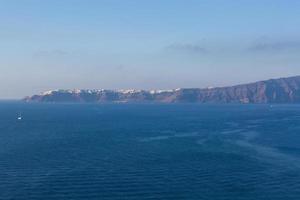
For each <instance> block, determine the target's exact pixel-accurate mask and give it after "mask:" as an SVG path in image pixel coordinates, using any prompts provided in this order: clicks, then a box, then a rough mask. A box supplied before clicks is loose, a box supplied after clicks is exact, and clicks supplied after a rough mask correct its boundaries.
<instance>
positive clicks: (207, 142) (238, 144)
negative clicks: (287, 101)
mask: <svg viewBox="0 0 300 200" xmlns="http://www.w3.org/2000/svg"><path fill="white" fill-rule="evenodd" d="M20 111H21V112H22V114H23V120H21V121H18V120H17V119H16V118H17V115H18V112H20ZM0 199H1V200H6V199H16V200H17V199H24V200H25V199H26V200H34V199H38V200H50V199H64V200H65V199H72V200H77V199H97V200H98V199H101V200H102V199H103V200H105V199H113V200H115V199H138V200H143V199H172V200H173V199H204V200H206V199H210V200H219V199H228V200H233V199H235V200H239V199H243V200H250V199H251V200H259V199H268V200H277V199H278V200H279V199H280V200H283V199H284V200H286V199H289V200H290V199H295V200H296V199H297V200H299V199H300V106H298V105H292V106H287V105H283V106H273V107H270V106H269V105H258V106H254V105H92V104H89V105H84V104H82V105H80V104H73V105H72V104H69V105H63V104H59V105H54V104H23V103H16V102H2V103H0Z"/></svg>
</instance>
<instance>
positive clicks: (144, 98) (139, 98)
mask: <svg viewBox="0 0 300 200" xmlns="http://www.w3.org/2000/svg"><path fill="white" fill-rule="evenodd" d="M24 100H25V101H29V102H31V101H33V102H95V103H96V102H98V103H101V102H103V103H104V102H113V103H117V102H164V103H176V102H182V103H190V102H195V103H300V76H296V77H290V78H280V79H271V80H266V81H259V82H255V83H249V84H243V85H236V86H231V87H218V88H206V89H200V88H195V89H192V88H190V89H175V90H156V91H146V90H53V91H48V92H44V93H42V94H39V95H33V96H31V97H26V98H25V99H24Z"/></svg>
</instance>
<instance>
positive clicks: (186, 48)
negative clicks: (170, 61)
mask: <svg viewBox="0 0 300 200" xmlns="http://www.w3.org/2000/svg"><path fill="white" fill-rule="evenodd" d="M166 49H167V50H169V51H174V52H183V53H189V54H206V53H207V52H208V50H207V49H206V48H205V47H203V46H202V45H200V44H182V43H174V44H171V45H169V46H167V47H166Z"/></svg>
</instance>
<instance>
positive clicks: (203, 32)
mask: <svg viewBox="0 0 300 200" xmlns="http://www.w3.org/2000/svg"><path fill="white" fill-rule="evenodd" d="M299 10H300V1H282V0H273V1H271V0H252V1H251V0H245V1H234V0H227V1H223V0H212V1H208V0H207V1H197V0H187V1H186V0H185V1H183V0H165V1H159V0H153V1H146V0H133V1H124V0H123V1H122V0H98V1H97V0H63V1H59V0H52V1H38V0H24V1H17V0H0V25H1V28H0V43H1V45H2V48H1V53H0V69H1V73H0V98H1V99H5V98H22V97H24V96H27V95H32V94H35V93H40V92H42V91H46V90H51V89H58V88H62V89H72V88H82V89H85V88H86V89H101V88H104V89H128V88H134V89H173V88H191V87H192V88H195V87H197V88H199V87H200V88H202V87H208V86H230V85H236V84H240V83H249V82H254V81H260V80H266V79H270V78H279V77H289V76H296V75H300V66H299V63H300V56H299V54H300V37H299V35H300V34H299V33H300V12H299ZM237 16H239V17H237Z"/></svg>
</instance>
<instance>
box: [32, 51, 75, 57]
mask: <svg viewBox="0 0 300 200" xmlns="http://www.w3.org/2000/svg"><path fill="white" fill-rule="evenodd" d="M68 54H69V53H68V52H66V51H63V50H60V49H56V50H51V51H44V50H41V51H37V52H35V54H34V55H33V56H34V57H36V58H49V57H50V58H53V57H55V58H57V57H64V56H67V55H68Z"/></svg>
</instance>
